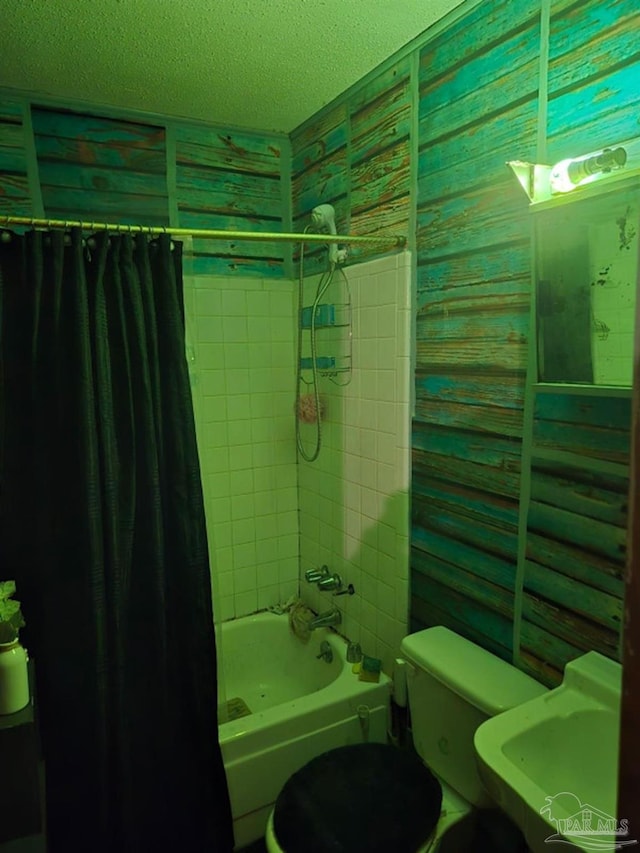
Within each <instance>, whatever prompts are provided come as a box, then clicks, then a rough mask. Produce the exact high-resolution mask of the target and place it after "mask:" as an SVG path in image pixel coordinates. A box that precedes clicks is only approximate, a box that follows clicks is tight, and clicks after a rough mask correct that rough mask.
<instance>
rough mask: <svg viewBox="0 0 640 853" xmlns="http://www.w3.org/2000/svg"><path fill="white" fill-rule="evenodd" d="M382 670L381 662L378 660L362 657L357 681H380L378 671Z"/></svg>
mask: <svg viewBox="0 0 640 853" xmlns="http://www.w3.org/2000/svg"><path fill="white" fill-rule="evenodd" d="M381 670H382V661H381V660H380V658H370V657H367V655H364V656H363V658H362V668H361V670H360V675H359V676H358V680H359V681H380V671H381Z"/></svg>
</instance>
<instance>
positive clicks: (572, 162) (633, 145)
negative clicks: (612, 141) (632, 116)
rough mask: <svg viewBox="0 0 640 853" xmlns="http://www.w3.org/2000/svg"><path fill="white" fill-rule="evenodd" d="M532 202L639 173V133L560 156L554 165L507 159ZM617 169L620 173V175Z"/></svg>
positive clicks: (546, 199)
mask: <svg viewBox="0 0 640 853" xmlns="http://www.w3.org/2000/svg"><path fill="white" fill-rule="evenodd" d="M507 166H509V167H510V168H511V169H512V170H513V173H514V174H515V176H516V178H517V179H518V182H519V183H520V185H521V186H522V188H523V190H524V191H525V192H526V194H527V195H528V196H529V201H530V202H531V203H532V204H538V203H540V202H552V201H553V200H554V198H558V199H560V198H561V197H562V196H564V195H566V194H567V193H570V192H572V191H573V190H576V189H577V188H578V187H580V188H582V187H584V186H586V185H588V184H592V183H595V182H599V181H603V182H607V184H609V183H612V182H613V183H615V182H616V181H617V180H618V179H624V180H625V181H626V179H627V178H631V177H635V178H638V177H639V176H640V137H635V138H634V139H629V140H626V141H624V142H622V143H620V144H618V145H612V146H611V147H607V148H603V149H601V150H600V151H591V152H589V153H588V154H581V155H579V156H577V157H568V158H566V159H564V160H560V161H559V162H558V163H556V164H555V165H554V166H548V165H545V164H544V163H527V162H525V161H522V160H509V161H508V162H507ZM615 173H618V174H617V175H616V174H615Z"/></svg>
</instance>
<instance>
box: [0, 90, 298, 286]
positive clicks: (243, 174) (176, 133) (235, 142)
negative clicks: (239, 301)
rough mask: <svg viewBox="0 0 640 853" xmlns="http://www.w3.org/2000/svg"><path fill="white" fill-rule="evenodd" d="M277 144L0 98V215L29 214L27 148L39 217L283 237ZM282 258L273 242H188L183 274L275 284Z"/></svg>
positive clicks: (283, 190) (282, 175) (276, 139)
mask: <svg viewBox="0 0 640 853" xmlns="http://www.w3.org/2000/svg"><path fill="white" fill-rule="evenodd" d="M25 110H26V111H27V113H28V112H29V110H30V115H31V122H30V126H29V127H28V128H27V127H26V126H25V127H23V123H22V116H23V114H24V111H25ZM31 125H32V126H33V138H32V139H28V138H27V134H30V133H31ZM287 145H288V143H287V141H286V138H284V137H282V136H279V135H275V134H268V133H265V134H263V135H260V134H251V133H239V132H236V131H235V130H233V131H232V130H230V129H227V128H221V127H208V126H203V125H188V124H179V125H175V124H174V123H173V122H171V121H168V120H167V121H166V122H163V121H159V122H158V123H154V124H150V123H148V122H144V121H136V120H132V119H130V118H122V117H117V116H116V117H111V116H109V117H107V116H101V115H94V114H91V115H82V114H79V113H76V112H71V111H68V110H64V109H60V108H55V109H54V108H50V107H46V108H45V107H42V106H38V105H37V104H30V103H29V102H28V101H21V100H20V99H16V100H15V101H14V100H11V99H7V100H6V101H5V100H2V101H0V213H2V212H4V211H6V212H7V213H12V214H13V215H32V216H33V215H36V212H35V207H34V204H33V202H34V200H33V199H32V198H31V194H30V192H29V181H28V178H27V174H28V165H29V155H28V152H29V149H30V147H31V148H33V150H35V152H36V157H34V162H33V163H32V164H31V168H32V170H33V172H34V174H35V173H36V172H37V175H38V178H37V180H36V183H38V181H39V191H40V193H41V197H42V204H43V208H44V215H45V216H46V217H47V218H51V219H69V220H72V219H83V220H86V221H94V222H120V223H124V224H143V225H153V226H163V225H174V226H179V227H185V228H190V227H193V228H209V229H230V230H231V229H232V230H241V231H288V230H289V228H290V226H289V221H288V219H289V214H288V200H287V199H288V195H289V192H290V187H289V180H288V177H287V176H288V172H287V171H286V168H288V163H287V164H283V157H282V149H283V148H285V153H286V152H287V150H288V148H287ZM36 158H37V159H36ZM285 166H286V168H285ZM285 253H286V249H283V244H279V243H266V242H242V243H240V242H238V243H235V242H233V241H220V240H216V241H211V240H196V241H194V247H193V257H191V258H190V259H189V260H190V265H189V271H190V272H192V273H194V274H196V275H199V274H209V275H228V276H264V277H274V278H279V277H282V276H284V275H285V274H286V272H288V270H287V271H285Z"/></svg>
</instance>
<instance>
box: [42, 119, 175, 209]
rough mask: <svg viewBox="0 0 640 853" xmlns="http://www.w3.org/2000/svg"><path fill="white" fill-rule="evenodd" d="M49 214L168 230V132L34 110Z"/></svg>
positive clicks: (46, 206) (45, 204)
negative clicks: (166, 144) (158, 227)
mask: <svg viewBox="0 0 640 853" xmlns="http://www.w3.org/2000/svg"><path fill="white" fill-rule="evenodd" d="M32 121H33V132H34V138H35V146H36V152H37V157H38V170H39V175H40V185H41V189H42V199H43V204H44V210H45V215H46V216H47V217H49V218H51V219H70V220H71V219H84V220H89V221H96V222H101V221H102V222H112V221H117V222H124V223H130V224H143V225H168V224H169V219H168V200H167V187H166V152H165V143H164V128H162V127H157V126H153V125H147V124H138V123H134V122H124V121H117V120H115V119H107V118H99V117H95V116H85V115H79V114H77V113H71V112H60V111H55V110H48V109H41V108H38V107H34V108H32Z"/></svg>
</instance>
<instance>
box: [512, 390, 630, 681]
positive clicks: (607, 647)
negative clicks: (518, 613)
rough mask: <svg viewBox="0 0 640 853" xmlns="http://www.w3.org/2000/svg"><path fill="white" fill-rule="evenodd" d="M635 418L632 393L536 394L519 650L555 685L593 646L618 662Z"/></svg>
mask: <svg viewBox="0 0 640 853" xmlns="http://www.w3.org/2000/svg"><path fill="white" fill-rule="evenodd" d="M630 421H631V410H630V399H629V398H628V397H627V398H615V397H613V398H612V397H593V396H583V395H573V394H563V393H540V394H538V395H537V397H536V402H535V409H534V417H533V441H532V451H531V497H530V502H529V511H528V520H527V531H526V536H527V547H526V562H525V571H524V581H523V585H524V595H523V602H522V626H521V631H520V656H521V660H522V663H523V666H524V668H525V669H527V670H528V671H529V672H531V673H532V674H533V675H534V676H535V677H537V678H538V679H540V680H542V681H544V682H545V683H548V684H557V683H558V682H559V681H560V680H561V677H562V670H563V667H564V664H565V663H566V661H567V660H570V659H571V658H574V657H577V656H578V655H580V654H583V653H584V652H586V651H589V650H591V649H593V650H595V651H598V652H601V653H602V654H604V655H607V656H608V657H612V658H615V659H619V654H620V628H621V624H622V608H623V596H624V580H623V573H624V564H625V539H626V523H627V496H628V488H629V476H628V469H629V430H630V425H631V423H630Z"/></svg>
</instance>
